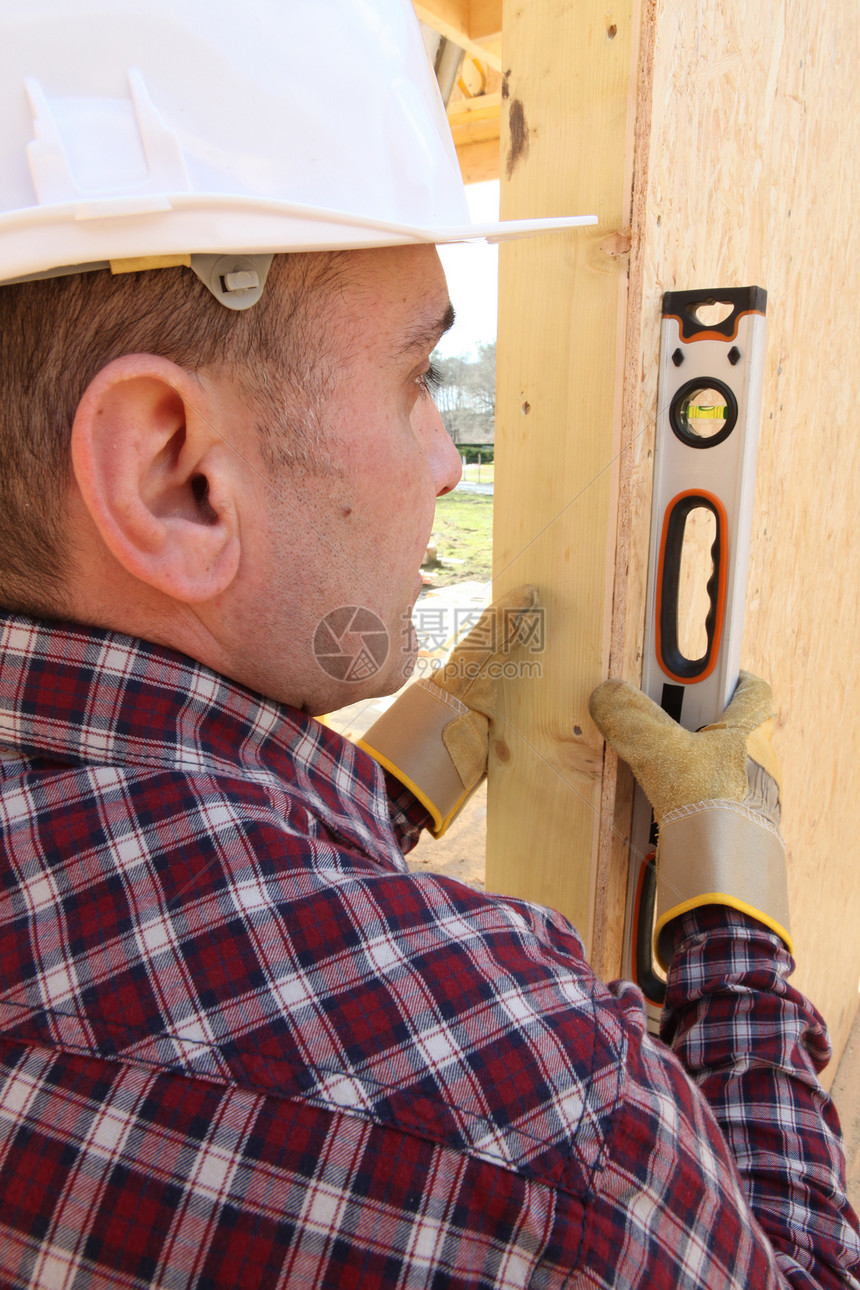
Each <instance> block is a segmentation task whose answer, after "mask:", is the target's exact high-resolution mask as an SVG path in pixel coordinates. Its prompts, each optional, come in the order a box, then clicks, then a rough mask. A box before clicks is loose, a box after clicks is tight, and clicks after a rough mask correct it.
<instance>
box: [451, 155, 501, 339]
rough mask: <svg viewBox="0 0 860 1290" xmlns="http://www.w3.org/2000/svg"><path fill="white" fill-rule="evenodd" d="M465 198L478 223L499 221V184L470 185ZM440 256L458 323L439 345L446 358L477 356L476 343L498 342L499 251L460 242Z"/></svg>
mask: <svg viewBox="0 0 860 1290" xmlns="http://www.w3.org/2000/svg"><path fill="white" fill-rule="evenodd" d="M466 199H467V201H468V203H469V211H470V213H471V216H472V219H473V220H474V222H475V223H476V224H478V223H481V224H483V223H487V222H490V221H493V220H497V219H498V218H499V181H498V180H497V179H495V180H490V182H489V183H486V184H468V185H467V186H466ZM439 256H440V259H441V260H442V264H443V266H444V269H445V274H446V276H447V278H448V289H449V291H450V293H451V300H452V302H453V305H454V309H455V311H456V314H457V321H456V322H455V323H454V326H453V327H452V328H451V330H450V331H449V332H448V334H447V335H446V336H443V337H442V340H441V341H440V342H439V345H438V347H437V350H436V353H437V354H439V355H440V356H442V357H443V358H450V357H452V356H453V355H455V354H458V355H459V354H474V352H475V347H476V345H477V344H479V343H480V344H487V342H488V341H492V340H495V339H496V313H497V308H498V298H499V248H498V246H497V245H495V246H490V245H489V244H488V243H487V242H461V243H458V244H456V245H454V246H440V247H439Z"/></svg>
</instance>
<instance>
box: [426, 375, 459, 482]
mask: <svg viewBox="0 0 860 1290" xmlns="http://www.w3.org/2000/svg"><path fill="white" fill-rule="evenodd" d="M421 417H422V426H421V430H422V435H423V438H424V450H425V452H426V453H427V458H428V460H429V462H430V468H431V470H432V472H433V482H434V483H435V485H436V496H437V497H442V496H444V494H445V493H450V491H451V489H452V488H456V487H457V484H459V482H460V476H461V475H462V473H463V463H462V462H461V461H460V454H459V452H458V451H457V448H456V445H455V444H454V441H453V440H452V438H451V436H450V435H449V434H448V431H447V430H446V429H445V423H444V422H443V420H442V414H441V413H440V411H439V409H438V408H437V407H436V404H435V403H432V402H431V401H430V400H429V399H427V400H426V401H425V403H424V406H423V407H422V408H421Z"/></svg>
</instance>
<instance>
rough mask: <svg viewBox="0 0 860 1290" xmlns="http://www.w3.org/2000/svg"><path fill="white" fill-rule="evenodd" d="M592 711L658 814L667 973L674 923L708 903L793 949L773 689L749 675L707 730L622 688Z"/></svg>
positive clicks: (659, 927)
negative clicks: (743, 917) (738, 914)
mask: <svg viewBox="0 0 860 1290" xmlns="http://www.w3.org/2000/svg"><path fill="white" fill-rule="evenodd" d="M590 709H591V715H592V717H593V718H594V721H595V723H596V724H597V726H598V727H599V729H600V730H601V732H602V733H603V735H604V737H605V738H606V739H607V740H608V741H609V743H610V744H611V745H612V747H613V748H614V749H615V751H616V753H617V754H618V756H619V757H621V758H622V759H623V760H624V761H626V762H627V763H628V765H629V766H630V768H631V770H632V771H633V774H634V775H635V776H636V778H637V779H638V781H639V783H640V784H641V786H642V789H643V791H644V792H645V794H646V796H647V797H648V800H649V801H650V803H651V806H652V807H653V809H654V816H655V819H656V820H657V825H658V828H659V834H658V839H659V840H658V849H657V921H656V927H655V933H654V940H655V950H656V953H657V958H658V960H659V962H660V963H661V964H662V965H663V966H664V967H666V966H667V964H668V960H669V959H670V958H671V944H670V934H668V933H667V931H666V929H667V928H668V926H669V924H670V923H671V922H672V920H673V919H675V918H678V917H679V916H680V915H681V914H683V913H686V911H687V910H689V909H695V908H696V907H697V906H701V905H731V906H732V907H733V908H734V909H738V910H741V911H742V912H743V913H746V914H749V915H751V916H752V917H753V918H756V919H758V920H759V922H762V923H765V924H766V925H767V926H768V927H770V928H771V929H772V930H773V931H775V932H776V933H777V934H778V935H779V936H781V937H782V939H783V940H784V941H785V943H786V945H787V946H788V948H789V950H791V949H792V944H791V934H790V931H789V919H788V894H787V888H786V872H785V851H784V849H783V845H782V840H781V838H780V834H779V820H780V797H779V793H780V769H779V763H778V761H777V758H776V754H775V752H774V750H773V746H772V744H771V736H772V733H773V696H772V694H771V689H770V686H769V685H768V684H767V682H766V681H762V680H760V679H759V678H758V677H755V676H751V675H750V674H749V673H748V672H742V673H741V675H740V680H739V681H738V686H737V689H736V690H735V694H734V697H733V698H732V701H731V703H730V704H729V706H728V707H727V708H726V710H725V712H724V713H723V716H722V719H721V720H720V721H718V722H715V723H714V724H713V725H711V726H706V727H705V728H704V729H703V730H699V731H690V730H684V729H683V728H682V727H681V726H679V725H678V724H677V722H675V721H673V720H672V718H671V717H669V716H668V715H667V714H666V713H665V712H663V711H662V709H661V708H659V707H658V706H657V704H656V703H653V702H652V700H651V699H649V698H648V697H647V696H646V695H645V694H643V693H642V692H641V691H640V690H636V689H634V688H633V687H632V686H630V685H627V684H626V682H622V681H604V683H603V684H602V685H600V686H598V688H597V689H596V690H595V691H594V693H593V694H592V696H591V702H590Z"/></svg>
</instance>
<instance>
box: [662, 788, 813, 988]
mask: <svg viewBox="0 0 860 1290" xmlns="http://www.w3.org/2000/svg"><path fill="white" fill-rule="evenodd" d="M702 905H729V906H731V908H733V909H737V910H739V911H740V912H741V913H742V914H748V915H749V916H750V917H751V918H755V919H757V920H758V922H760V923H764V924H765V926H766V927H769V928H770V929H771V931H774V932H776V934H777V936H779V937H781V938H782V940H783V941H784V942H785V944H786V946H787V947H788V951H789V953H790V954H793V953H794V947H793V943H792V939H791V932H790V924H789V915H788V885H787V880H786V868H785V849H784V847H783V843H782V838H781V837H780V835H779V832H778V830H777V829H776V828H775V827H774V826H773V825H772V824H771V823H770V822H769V821H767V820H765V819H763V818H762V816H761V815H759V814H758V813H757V812H756V811H753V810H750V809H749V807H746V806H744V804H743V803H741V802H730V801H711V802H698V803H696V804H695V805H692V806H683V807H680V808H679V809H678V810H676V811H671V812H669V813H668V814H667V815H666V816H664V818H663V820H662V822H661V824H660V837H659V846H658V851H657V908H656V923H655V927H654V952H655V954H656V957H657V960H658V962H659V963H660V965H661V966H662V967H663V968H666V967H668V964H669V960H670V959H671V957H672V954H671V947H670V945H669V943H668V937H666V936H664V935H663V933H664V930H665V929H666V928H667V926H668V924H669V923H671V922H672V920H673V919H675V918H679V917H680V915H681V914H685V913H687V912H688V911H689V910H691V909H696V908H698V907H699V906H702Z"/></svg>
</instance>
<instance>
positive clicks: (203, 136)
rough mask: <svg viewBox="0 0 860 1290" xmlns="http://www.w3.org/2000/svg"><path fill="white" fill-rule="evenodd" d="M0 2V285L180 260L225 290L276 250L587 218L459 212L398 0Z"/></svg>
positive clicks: (406, 4) (441, 128) (235, 294)
mask: <svg viewBox="0 0 860 1290" xmlns="http://www.w3.org/2000/svg"><path fill="white" fill-rule="evenodd" d="M0 14H2V19H0V283H2V282H10V281H21V280H24V279H27V278H32V277H37V276H54V275H56V274H57V273H58V272H63V271H66V272H70V271H74V272H77V271H80V270H81V269H83V268H85V267H93V268H95V267H102V266H106V265H107V263H112V264H113V265H114V267H126V268H138V267H147V266H149V265H156V264H158V263H159V262H160V263H174V262H185V263H188V262H189V260H190V263H191V266H192V267H193V268H194V269H195V271H196V272H198V274H199V276H201V277H203V279H204V281H207V284H208V285H210V287H211V288H212V289H213V290H214V291H215V294H216V295H218V296H219V298H221V299H223V300H224V303H225V304H229V305H231V306H232V307H245V306H246V305H248V304H251V303H253V301H254V300H256V299H257V298H258V296H259V294H260V291H261V290H262V281H260V278H262V279H263V280H264V278H265V270H266V269H267V267H268V259H269V258H270V255H271V253H274V252H278V251H298V250H302V251H312V250H331V249H339V248H343V249H346V248H355V247H372V246H392V245H397V244H400V243H410V242H431V243H434V242H435V243H441V242H455V241H465V240H468V239H471V238H478V237H486V238H490V239H494V240H497V239H503V238H509V237H520V236H525V235H528V234H530V233H536V232H542V231H546V230H550V229H558V228H564V227H569V226H571V225H575V224H582V223H593V222H595V221H594V218H593V217H591V216H585V217H583V216H573V217H567V218H560V219H548V220H547V219H544V220H518V221H510V222H508V223H501V224H492V225H484V226H477V225H472V224H470V222H469V215H468V210H467V207H466V201H465V194H464V189H463V183H462V179H461V177H460V171H459V167H458V164H457V157H456V153H455V150H454V145H453V142H452V139H451V134H450V130H449V127H448V122H447V118H446V115H445V109H444V106H443V104H442V100H441V98H440V96H439V92H438V88H437V85H436V80H435V76H434V74H433V70H432V68H431V66H430V63H429V60H428V58H427V54H426V51H425V48H424V43H423V40H422V38H421V33H420V28H419V26H418V22H417V19H416V17H415V14H414V11H413V8H412V5H411V3H410V0H241V3H239V0H87V3H86V4H83V3H80V2H79V0H25V2H24V3H22V0H0ZM260 253H262V256H261V258H257V257H258V256H259V255H260ZM244 257H254V258H251V259H247V258H244ZM261 266H262V267H261Z"/></svg>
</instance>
